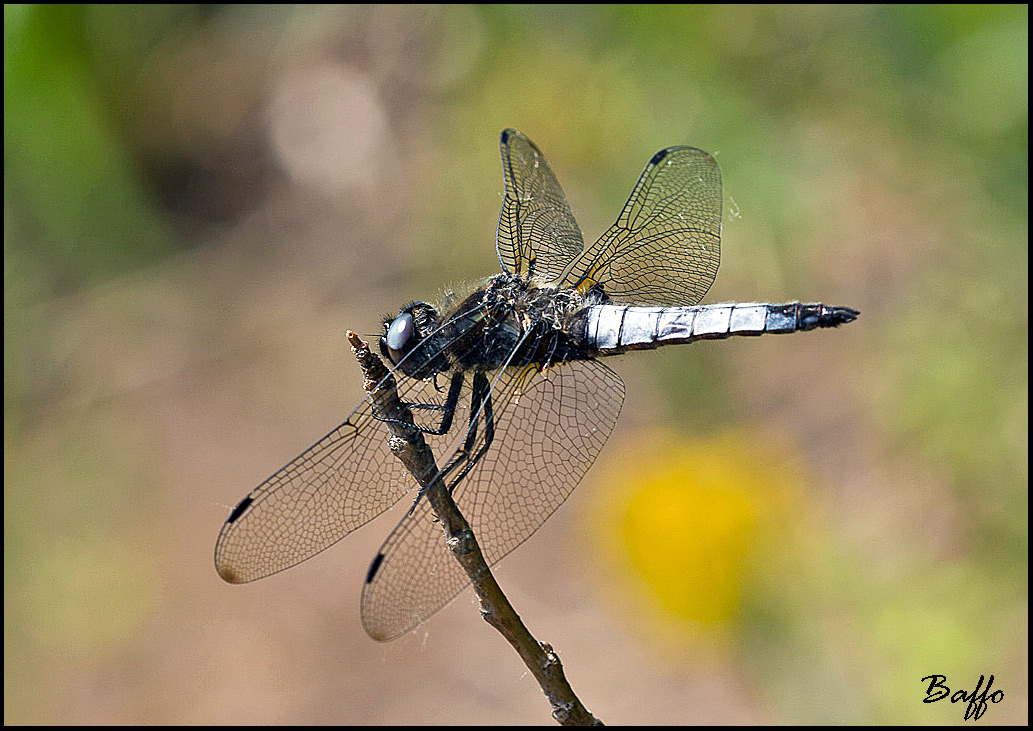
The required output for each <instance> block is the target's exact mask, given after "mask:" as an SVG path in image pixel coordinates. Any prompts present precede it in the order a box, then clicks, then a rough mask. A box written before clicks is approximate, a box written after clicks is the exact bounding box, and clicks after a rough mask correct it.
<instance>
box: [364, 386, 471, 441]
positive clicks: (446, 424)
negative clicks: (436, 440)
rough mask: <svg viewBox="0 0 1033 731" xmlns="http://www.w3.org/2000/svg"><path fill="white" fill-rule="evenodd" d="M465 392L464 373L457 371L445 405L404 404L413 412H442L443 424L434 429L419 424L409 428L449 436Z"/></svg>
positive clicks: (406, 402)
mask: <svg viewBox="0 0 1033 731" xmlns="http://www.w3.org/2000/svg"><path fill="white" fill-rule="evenodd" d="M462 390H463V372H462V371H456V372H455V373H453V374H452V382H451V384H450V385H449V387H448V396H446V397H445V403H443V404H419V403H413V402H409V401H405V402H403V403H404V404H405V405H406V406H407V407H409V408H410V409H412V410H414V411H415V410H416V409H422V410H424V411H440V412H441V423H440V424H438V426H436V427H434V428H428V427H424V426H419V425H418V424H408V423H407V422H400V423H405V424H406V425H407V426H415V427H416V428H417V429H419V430H420V431H421V432H423V433H424V434H433V435H435V436H441V435H442V434H447V433H448V430H449V429H451V428H452V419H453V418H454V417H455V415H456V407H457V406H458V405H459V394H460V393H461V392H462ZM380 421H392V420H391V419H380Z"/></svg>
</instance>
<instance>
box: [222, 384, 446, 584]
mask: <svg viewBox="0 0 1033 731" xmlns="http://www.w3.org/2000/svg"><path fill="white" fill-rule="evenodd" d="M399 393H400V394H402V398H403V399H406V400H411V401H415V402H418V403H440V402H441V401H442V397H441V394H440V393H439V390H438V387H437V385H436V384H435V383H434V382H433V381H413V380H411V379H402V383H401V384H399ZM423 418H426V419H427V420H428V421H429V420H430V417H426V416H424V417H421V420H422V419H423ZM389 436H390V433H389V431H388V430H387V429H386V428H384V425H383V424H382V423H380V422H378V421H377V420H376V419H375V418H374V417H373V414H372V411H371V406H370V404H369V402H368V400H367V401H364V402H363V403H362V404H360V405H359V407H358V408H357V409H356V410H355V411H354V412H353V413H352V414H351V416H349V417H348V420H347V421H345V422H344V423H343V424H341V425H340V426H339V427H337V428H336V429H334V430H333V431H332V432H330V433H329V434H327V435H326V436H325V437H323V438H322V439H320V440H319V441H318V442H316V443H315V444H314V445H312V446H311V447H309V449H307V450H306V451H305V452H303V453H302V454H301V455H299V456H298V457H297V458H296V459H294V460H292V461H291V462H290V463H288V464H287V465H286V466H284V467H282V468H281V469H280V470H278V471H277V472H276V473H275V474H273V475H272V476H271V477H269V478H268V479H267V480H265V482H263V483H262V484H261V485H259V486H258V487H256V488H255V489H254V490H252V491H251V492H250V493H248V495H247V497H245V498H244V499H243V500H242V501H241V502H240V503H238V504H237V506H236V507H235V508H234V509H233V511H232V512H231V513H230V517H229V519H227V521H226V523H225V524H224V525H223V527H222V530H221V531H220V533H219V538H218V540H217V542H216V545H215V567H216V569H217V570H218V572H219V575H220V576H222V578H223V579H225V580H226V581H230V582H232V583H245V582H248V581H254V580H255V579H260V578H262V577H264V576H268V575H270V574H275V573H276V572H278V571H283V570H284V569H287V568H290V567H291V566H294V565H295V564H298V563H301V562H302V561H304V560H305V559H308V558H311V557H312V556H314V555H315V554H317V553H319V552H320V551H323V550H324V549H326V548H329V547H330V546H331V545H333V544H334V543H336V542H337V541H339V540H340V539H341V538H343V537H344V536H346V535H347V534H348V533H350V532H352V531H353V530H355V529H356V528H358V527H359V526H361V525H363V524H364V523H366V522H368V521H370V520H372V519H373V518H375V517H376V516H378V515H380V514H381V513H382V512H384V511H385V510H387V509H388V508H389V507H391V506H392V505H393V504H394V503H395V502H397V501H398V499H399V498H401V497H402V496H403V495H404V494H405V493H406V492H408V491H409V490H410V489H411V488H412V487H414V486H415V485H416V482H415V480H413V478H412V477H411V476H410V475H409V473H408V472H406V470H405V468H404V466H403V465H402V463H401V462H400V461H399V460H398V459H396V458H395V457H394V455H393V454H392V453H391V450H390V447H389V444H388V439H389Z"/></svg>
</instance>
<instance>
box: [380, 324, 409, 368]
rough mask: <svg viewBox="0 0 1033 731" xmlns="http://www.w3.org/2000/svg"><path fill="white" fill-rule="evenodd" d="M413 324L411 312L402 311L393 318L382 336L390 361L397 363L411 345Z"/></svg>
mask: <svg viewBox="0 0 1033 731" xmlns="http://www.w3.org/2000/svg"><path fill="white" fill-rule="evenodd" d="M414 334H415V327H414V325H413V319H412V313H409V312H403V313H402V314H400V315H399V316H398V317H396V318H395V319H394V321H393V322H392V323H391V326H390V327H389V328H388V329H387V334H386V335H384V337H383V344H384V346H385V347H386V348H387V357H388V358H390V359H391V362H392V363H394V364H395V365H398V362H399V361H400V360H402V358H404V357H405V354H406V353H408V352H409V351H410V350H411V349H412V346H413V335H414Z"/></svg>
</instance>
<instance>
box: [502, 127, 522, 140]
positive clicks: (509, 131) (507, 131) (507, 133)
mask: <svg viewBox="0 0 1033 731" xmlns="http://www.w3.org/2000/svg"><path fill="white" fill-rule="evenodd" d="M515 134H520V133H519V132H517V131H516V130H515V129H508V128H507V129H504V130H502V138H501V141H502V144H506V143H507V142H509V138H510V137H512V136H513V135H515Z"/></svg>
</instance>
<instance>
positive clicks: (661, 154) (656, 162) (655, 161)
mask: <svg viewBox="0 0 1033 731" xmlns="http://www.w3.org/2000/svg"><path fill="white" fill-rule="evenodd" d="M670 152H671V148H670V147H668V148H667V149H666V150H660V152H658V153H656V154H655V155H653V159H652V160H650V161H649V164H650V165H659V164H660V161H661V160H663V159H664V158H665V157H667V156H668V155H669V154H670Z"/></svg>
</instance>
